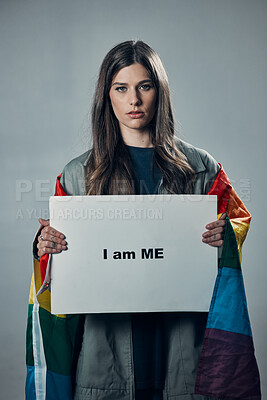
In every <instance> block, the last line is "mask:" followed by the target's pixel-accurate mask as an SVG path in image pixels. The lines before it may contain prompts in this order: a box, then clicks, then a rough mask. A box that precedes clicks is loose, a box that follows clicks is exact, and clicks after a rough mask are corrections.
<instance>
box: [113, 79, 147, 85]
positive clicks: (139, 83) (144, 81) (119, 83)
mask: <svg viewBox="0 0 267 400" xmlns="http://www.w3.org/2000/svg"><path fill="white" fill-rule="evenodd" d="M146 82H151V83H153V82H152V79H144V80H143V81H140V82H138V85H141V84H142V83H146ZM114 85H120V86H122V85H124V86H128V83H123V82H114V83H113V84H112V86H114Z"/></svg>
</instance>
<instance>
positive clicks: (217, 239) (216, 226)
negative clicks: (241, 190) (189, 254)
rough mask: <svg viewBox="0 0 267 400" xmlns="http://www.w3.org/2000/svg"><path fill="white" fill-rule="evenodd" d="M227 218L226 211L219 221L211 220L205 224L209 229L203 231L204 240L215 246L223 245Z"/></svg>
mask: <svg viewBox="0 0 267 400" xmlns="http://www.w3.org/2000/svg"><path fill="white" fill-rule="evenodd" d="M225 218H226V213H224V214H222V215H221V216H220V218H219V219H218V220H217V221H214V222H211V223H210V224H208V225H206V226H205V228H206V229H208V230H207V231H206V232H204V233H203V235H202V242H204V243H207V244H209V245H210V246H213V247H220V246H222V245H223V238H224V229H225Z"/></svg>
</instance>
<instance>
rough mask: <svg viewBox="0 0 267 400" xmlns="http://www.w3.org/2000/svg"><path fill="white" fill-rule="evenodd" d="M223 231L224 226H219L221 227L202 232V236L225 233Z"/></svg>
mask: <svg viewBox="0 0 267 400" xmlns="http://www.w3.org/2000/svg"><path fill="white" fill-rule="evenodd" d="M223 232H224V227H223V226H219V227H216V228H213V229H211V230H210V231H206V232H204V233H203V234H202V237H204V238H208V237H209V236H213V235H216V234H217V233H223Z"/></svg>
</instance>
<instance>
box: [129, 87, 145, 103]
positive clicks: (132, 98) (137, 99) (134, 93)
mask: <svg viewBox="0 0 267 400" xmlns="http://www.w3.org/2000/svg"><path fill="white" fill-rule="evenodd" d="M129 100H130V105H131V106H139V105H140V104H141V103H142V101H141V98H140V95H139V93H138V92H137V91H136V90H133V91H132V92H131V93H130V96H129Z"/></svg>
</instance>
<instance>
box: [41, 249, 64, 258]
mask: <svg viewBox="0 0 267 400" xmlns="http://www.w3.org/2000/svg"><path fill="white" fill-rule="evenodd" d="M61 252H62V250H57V249H53V248H51V247H44V248H42V249H39V250H38V253H37V254H38V256H39V257H42V256H43V255H45V254H58V253H61Z"/></svg>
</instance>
